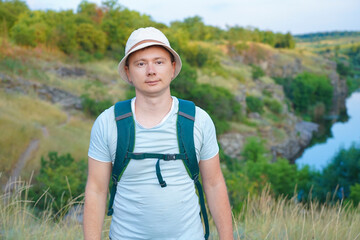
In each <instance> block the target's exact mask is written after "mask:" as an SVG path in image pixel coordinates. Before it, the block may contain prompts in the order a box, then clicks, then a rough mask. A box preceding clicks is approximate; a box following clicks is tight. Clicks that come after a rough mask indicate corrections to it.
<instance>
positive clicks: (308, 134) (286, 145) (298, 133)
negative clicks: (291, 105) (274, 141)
mask: <svg viewBox="0 0 360 240" xmlns="http://www.w3.org/2000/svg"><path fill="white" fill-rule="evenodd" d="M318 127H319V126H318V124H316V123H312V122H305V121H301V122H297V123H296V124H295V129H294V131H292V132H290V134H289V137H288V138H287V139H286V140H285V141H284V142H283V143H281V144H279V145H276V146H273V147H271V151H272V155H273V161H275V160H276V158H277V157H284V158H286V159H289V160H290V161H291V162H294V161H295V159H296V158H297V157H298V156H299V154H300V153H302V151H303V150H304V148H306V147H307V146H308V145H309V143H310V141H311V139H312V136H313V133H314V132H316V131H318Z"/></svg>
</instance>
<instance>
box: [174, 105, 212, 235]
mask: <svg viewBox="0 0 360 240" xmlns="http://www.w3.org/2000/svg"><path fill="white" fill-rule="evenodd" d="M178 100H179V112H178V120H177V135H178V143H179V150H180V153H185V159H184V160H183V162H184V165H185V167H186V170H187V171H188V173H189V176H190V177H191V179H192V180H193V181H194V184H195V186H196V189H197V191H198V194H199V201H200V207H201V213H202V218H203V221H204V225H205V239H208V238H209V221H208V217H207V212H206V206H205V199H204V192H203V188H202V186H201V183H200V181H199V175H200V171H199V164H198V161H197V157H196V151H195V142H194V123H195V110H196V109H195V104H194V103H193V102H191V101H187V100H182V99H178Z"/></svg>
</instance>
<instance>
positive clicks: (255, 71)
mask: <svg viewBox="0 0 360 240" xmlns="http://www.w3.org/2000/svg"><path fill="white" fill-rule="evenodd" d="M251 73H252V77H253V78H254V79H259V78H261V77H263V76H265V72H264V70H262V68H261V67H259V66H256V65H251Z"/></svg>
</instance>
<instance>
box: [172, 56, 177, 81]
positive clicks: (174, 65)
mask: <svg viewBox="0 0 360 240" xmlns="http://www.w3.org/2000/svg"><path fill="white" fill-rule="evenodd" d="M171 65H172V68H173V71H172V72H173V73H172V77H171V80H173V79H174V78H175V68H176V62H175V61H173V62H172V63H171Z"/></svg>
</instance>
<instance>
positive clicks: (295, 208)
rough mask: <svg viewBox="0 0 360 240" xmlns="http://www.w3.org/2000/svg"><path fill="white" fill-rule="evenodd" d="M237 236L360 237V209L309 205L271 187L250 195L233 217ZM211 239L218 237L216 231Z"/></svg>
mask: <svg viewBox="0 0 360 240" xmlns="http://www.w3.org/2000/svg"><path fill="white" fill-rule="evenodd" d="M233 223H234V239H237V240H239V239H244V240H245V239H248V240H256V239H295V240H297V239H301V240H302V239H304V240H305V239H309V240H310V239H324V240H325V239H326V240H332V239H334V240H335V239H337V240H344V239H347V240H350V239H351V240H355V239H360V208H359V206H358V207H354V206H352V205H351V204H349V203H348V204H345V203H343V202H337V203H336V204H332V205H329V204H320V203H319V202H316V201H313V202H309V203H308V204H302V203H298V202H297V201H296V197H294V198H292V199H287V198H278V199H275V198H274V197H272V195H271V194H270V192H269V190H268V189H265V190H264V191H263V192H262V194H261V195H260V196H250V195H249V196H248V198H247V199H246V201H245V204H244V207H243V209H242V211H241V212H240V213H238V215H236V216H235V217H234V221H233ZM212 239H218V237H217V235H216V233H214V234H213V237H212Z"/></svg>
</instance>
